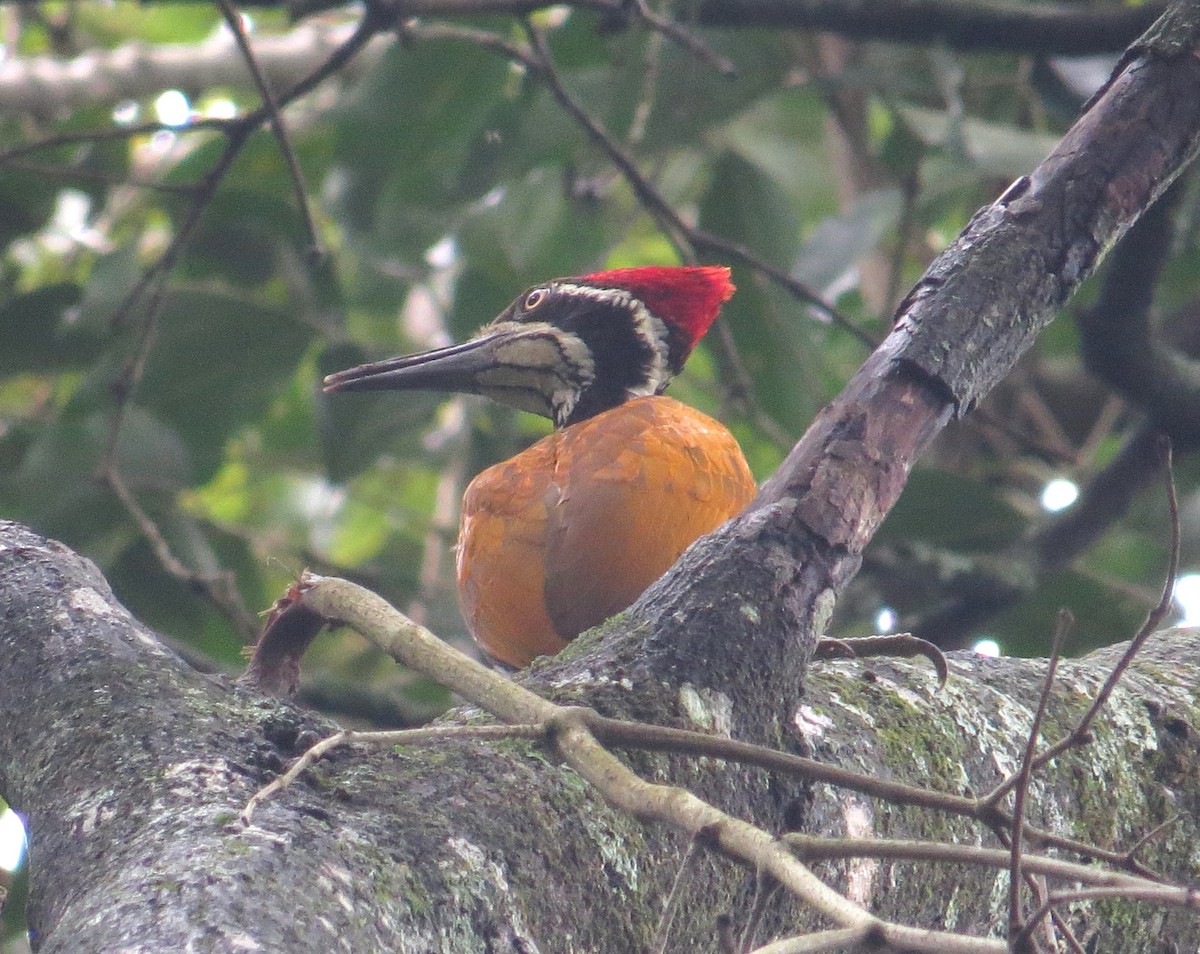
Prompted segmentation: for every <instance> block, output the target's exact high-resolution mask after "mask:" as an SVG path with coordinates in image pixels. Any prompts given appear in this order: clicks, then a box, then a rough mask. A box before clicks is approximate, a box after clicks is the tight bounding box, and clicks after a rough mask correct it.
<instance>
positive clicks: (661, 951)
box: [650, 835, 703, 954]
mask: <svg viewBox="0 0 1200 954" xmlns="http://www.w3.org/2000/svg"><path fill="white" fill-rule="evenodd" d="M702 837H703V836H702V835H697V836H696V837H694V838H692V839H691V840H690V841H688V846H687V848H685V849H684V851H683V857H682V858H680V859H679V867H678V868H677V869H676V871H675V878H674V880H673V881H672V882H671V892H670V894H668V895H667V903H666V905H665V906H664V907H663V913H662V917H660V918H659V919H658V928H657V930H655V932H654V943H653V945H652V946H651V948H650V950H652V951H653V952H654V954H666V950H667V943H668V942H669V941H670V939H671V925H672V924H673V923H674V921H675V915H676V914H678V913H679V899H680V898H682V897H683V891H684V888H685V887H686V885H687V883H688V881H689V879H690V878H691V876H692V874H693V873H694V871H695V867H696V862H697V861H698V860H699V858H700V843H701V840H702Z"/></svg>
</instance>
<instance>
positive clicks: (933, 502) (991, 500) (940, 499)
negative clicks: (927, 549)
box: [875, 467, 1025, 552]
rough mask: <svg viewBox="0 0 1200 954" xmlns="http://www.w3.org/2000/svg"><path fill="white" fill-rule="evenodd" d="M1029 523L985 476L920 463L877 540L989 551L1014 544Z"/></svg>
mask: <svg viewBox="0 0 1200 954" xmlns="http://www.w3.org/2000/svg"><path fill="white" fill-rule="evenodd" d="M1024 527H1025V519H1024V517H1022V516H1021V514H1020V513H1019V512H1018V511H1017V510H1015V509H1014V508H1013V507H1012V506H1010V505H1009V504H1008V503H1007V502H1006V501H1004V500H1003V499H1001V497H1000V496H998V495H997V493H996V491H995V490H993V489H992V488H990V487H988V486H987V485H986V484H984V483H982V482H981V481H978V480H973V479H972V478H970V477H963V476H961V475H959V474H953V473H950V472H948V471H944V470H938V469H935V468H932V467H920V468H918V469H916V470H914V471H913V473H912V474H911V475H910V476H909V478H908V485H907V486H906V487H905V488H904V493H903V494H902V495H901V496H900V499H899V500H898V501H897V502H896V506H895V507H893V508H892V512H891V513H890V514H888V517H887V519H886V520H885V521H884V523H883V526H881V527H880V528H879V532H878V533H877V534H876V535H875V539H876V540H878V541H880V542H883V541H886V540H920V541H923V542H925V543H928V544H932V545H935V546H941V547H954V548H958V549H961V550H968V551H973V552H989V551H991V550H994V549H998V548H1000V547H1003V546H1004V545H1005V544H1008V543H1011V542H1012V541H1013V540H1015V539H1016V538H1017V536H1019V535H1020V533H1021V532H1022V530H1023V529H1024Z"/></svg>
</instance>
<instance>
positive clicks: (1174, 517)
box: [983, 436, 1180, 804]
mask: <svg viewBox="0 0 1200 954" xmlns="http://www.w3.org/2000/svg"><path fill="white" fill-rule="evenodd" d="M1159 453H1160V455H1161V461H1162V467H1163V477H1164V480H1165V482H1166V490H1167V507H1168V512H1169V516H1170V523H1171V540H1170V547H1169V550H1168V557H1167V572H1166V578H1165V580H1164V583H1163V588H1162V593H1161V595H1160V597H1159V601H1158V604H1157V605H1156V606H1155V607H1154V608H1153V609H1152V610H1150V612H1149V613H1148V614H1147V615H1146V619H1145V621H1144V622H1143V623H1142V625H1141V627H1140V628H1139V629H1138V631H1137V633H1136V634H1135V635H1134V637H1133V639H1131V640H1130V642H1129V646H1128V647H1126V649H1125V651H1124V652H1123V653H1122V654H1121V658H1120V659H1119V660H1118V661H1117V664H1116V665H1115V666H1113V668H1112V671H1111V672H1110V673H1109V674H1108V678H1107V679H1105V681H1104V684H1103V685H1102V686H1101V687H1100V691H1099V692H1098V693H1096V698H1095V699H1093V700H1092V704H1091V705H1090V706H1089V707H1088V709H1087V711H1086V712H1085V713H1084V714H1083V716H1082V717H1081V718H1080V719H1079V722H1078V723H1076V725H1075V728H1073V729H1072V730H1071V731H1070V732H1069V733H1068V734H1067V735H1066V736H1064V737H1063V738H1061V739H1059V740H1058V741H1057V742H1055V743H1054V744H1053V745H1051V746H1050V747H1049V748H1047V749H1046V750H1045V751H1043V752H1042V753H1041V754H1039V755H1038V756H1037V758H1036V759H1034V762H1033V768H1034V770H1037V769H1040V768H1041V767H1042V766H1044V765H1045V764H1046V763H1047V762H1049V761H1050V760H1051V759H1054V758H1057V757H1058V756H1059V755H1061V754H1062V753H1063V752H1065V751H1066V750H1067V749H1070V748H1073V747H1075V746H1077V745H1082V744H1083V743H1084V742H1086V741H1087V740H1088V738H1089V734H1090V732H1091V727H1092V724H1093V723H1094V722H1095V721H1096V717H1097V716H1098V715H1099V714H1100V710H1102V709H1103V708H1104V706H1105V705H1106V704H1107V703H1108V699H1109V696H1111V695H1112V693H1113V690H1114V689H1116V687H1117V683H1119V682H1120V681H1121V679H1122V677H1123V676H1124V675H1125V672H1126V670H1128V669H1129V666H1130V665H1131V664H1132V663H1133V660H1134V657H1135V656H1137V654H1138V653H1139V652H1140V651H1141V649H1142V647H1143V646H1144V645H1145V644H1146V640H1148V639H1149V638H1150V637H1151V636H1152V635H1153V634H1154V632H1155V630H1157V629H1158V627H1159V625H1160V624H1161V623H1162V622H1163V620H1165V619H1166V618H1167V616H1168V615H1169V614H1170V612H1171V606H1172V601H1173V599H1174V593H1175V581H1176V580H1177V578H1178V575H1179V537H1180V531H1179V498H1178V496H1177V495H1176V492H1175V479H1174V475H1173V472H1172V467H1171V442H1170V440H1169V439H1168V438H1167V437H1165V436H1163V437H1162V438H1161V439H1160V443H1159ZM1016 782H1017V777H1016V775H1015V774H1014V775H1010V776H1009V777H1008V778H1007V779H1005V780H1004V781H1003V782H1001V783H1000V784H999V785H997V786H996V787H995V788H994V789H993V790H992V791H990V792H988V793H987V795H985V796H983V801H984V802H986V803H991V804H995V803H997V802H998V801H999V800H1000V799H1001V798H1003V797H1004V796H1005V795H1006V794H1007V793H1008V792H1009V791H1011V790H1012V787H1013V785H1015V784H1016Z"/></svg>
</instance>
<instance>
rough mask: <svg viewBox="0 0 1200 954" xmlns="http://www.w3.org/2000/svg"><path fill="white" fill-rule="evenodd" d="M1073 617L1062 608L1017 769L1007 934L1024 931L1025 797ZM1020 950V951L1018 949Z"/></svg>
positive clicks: (1011, 935)
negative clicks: (1023, 836)
mask: <svg viewBox="0 0 1200 954" xmlns="http://www.w3.org/2000/svg"><path fill="white" fill-rule="evenodd" d="M1073 623H1074V619H1073V617H1072V616H1071V614H1070V613H1069V612H1067V611H1066V610H1059V612H1058V621H1057V623H1056V624H1055V627H1054V639H1053V640H1052V642H1051V646H1050V659H1049V661H1048V662H1047V664H1046V680H1045V682H1044V683H1043V685H1042V695H1041V698H1040V699H1038V707H1037V711H1036V712H1035V713H1034V715H1033V723H1032V725H1030V727H1029V738H1028V740H1027V741H1026V743H1025V752H1024V754H1023V755H1022V757H1021V768H1020V771H1019V772H1018V773H1017V783H1016V788H1015V791H1014V795H1013V818H1012V830H1011V834H1010V836H1009V837H1010V839H1011V841H1012V845H1011V862H1010V865H1009V872H1008V935H1009V937H1014V936H1016V935H1018V934H1020V933H1021V927H1022V922H1021V835H1022V829H1023V828H1024V825H1025V798H1026V796H1027V795H1028V794H1029V779H1030V776H1031V775H1032V773H1033V757H1034V753H1035V752H1036V751H1037V740H1038V733H1039V732H1040V731H1041V728H1042V719H1043V718H1045V715H1046V707H1047V705H1049V703H1050V693H1051V691H1052V690H1053V689H1054V673H1055V671H1056V670H1057V669H1058V661H1059V659H1060V658H1061V657H1062V647H1063V640H1065V639H1066V637H1067V633H1068V632H1069V631H1070V629H1071V626H1072V624H1073ZM1018 954H1019V952H1018Z"/></svg>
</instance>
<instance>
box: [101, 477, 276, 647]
mask: <svg viewBox="0 0 1200 954" xmlns="http://www.w3.org/2000/svg"><path fill="white" fill-rule="evenodd" d="M98 476H99V478H100V479H101V480H103V481H104V482H105V484H107V485H108V487H109V489H110V490H112V492H113V495H114V496H115V497H116V498H117V500H119V501H120V502H121V505H122V506H123V507H124V508H125V510H126V511H127V512H128V513H129V515H130V516H131V517H132V518H133V521H134V523H136V524H137V526H138V529H140V530H141V532H142V536H144V537H145V538H146V542H147V543H149V544H150V548H151V549H152V550H153V551H154V556H155V558H156V559H157V560H158V562H159V565H161V566H162V568H163V569H164V570H166V571H167V572H168V573H169V574H171V576H173V577H175V578H176V579H177V580H179V581H180V582H181V583H183V584H184V585H185V586H187V587H188V588H189V589H193V590H198V591H200V592H201V593H203V594H204V595H205V596H206V597H208V599H209V600H210V601H211V602H212V603H213V605H214V606H216V607H217V608H218V609H219V610H221V612H222V613H224V614H225V616H226V618H227V619H228V620H229V621H230V623H232V624H233V627H234V629H235V630H237V631H238V632H239V633H241V634H242V636H243V637H245V638H248V639H252V638H253V637H254V633H255V631H256V630H257V629H258V620H257V619H256V618H255V616H254V614H253V613H251V612H250V611H249V610H248V609H246V605H245V603H243V602H242V597H241V594H240V593H239V592H238V588H237V584H236V582H235V581H234V578H233V574H232V573H229V572H224V573H217V574H212V575H208V574H202V573H196V572H195V571H193V570H190V569H188V567H186V566H185V565H184V564H183V562H182V561H181V560H180V559H179V558H178V557H177V556H175V554H174V552H173V551H172V550H171V546H170V544H169V543H168V542H167V538H166V537H165V536H163V533H162V531H161V530H160V529H159V528H158V524H156V523H155V522H154V520H153V518H152V517H151V516H150V515H149V514H148V513H147V512H146V511H145V510H144V509H143V508H142V505H141V504H139V503H138V501H137V497H136V496H135V495H134V493H133V491H132V490H130V489H129V486H128V485H127V484H126V483H125V479H124V478H123V477H122V476H121V473H120V471H118V470H117V469H116V468H115V467H114V466H111V465H110V466H108V467H105V468H104V469H103V470H101V471H100V473H99V474H98Z"/></svg>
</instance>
